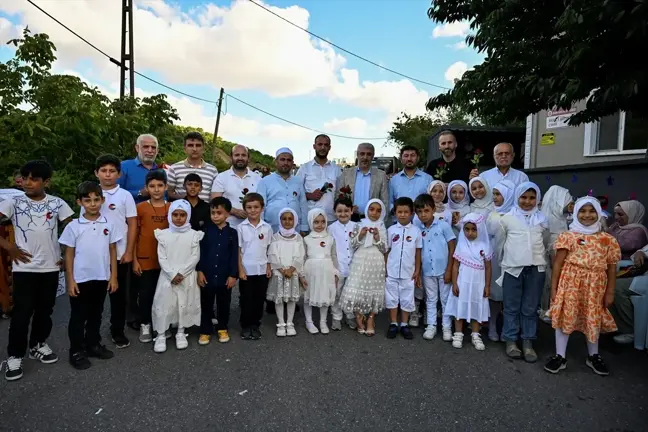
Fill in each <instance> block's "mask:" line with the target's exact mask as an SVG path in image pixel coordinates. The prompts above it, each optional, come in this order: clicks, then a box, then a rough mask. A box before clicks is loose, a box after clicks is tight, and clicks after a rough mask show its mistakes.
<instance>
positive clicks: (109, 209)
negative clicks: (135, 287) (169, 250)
mask: <svg viewBox="0 0 648 432" xmlns="http://www.w3.org/2000/svg"><path fill="white" fill-rule="evenodd" d="M95 176H97V179H99V185H101V190H102V192H103V198H104V202H103V204H102V205H101V216H102V217H105V218H106V219H108V222H110V223H112V224H113V226H114V228H115V229H116V230H118V231H119V233H120V236H119V237H120V240H119V241H118V242H117V246H116V250H117V261H118V262H119V265H118V267H117V281H118V282H119V289H117V290H116V291H114V292H112V291H111V293H110V333H111V336H112V341H113V343H114V344H115V346H116V347H117V348H126V347H127V346H129V345H130V341H129V340H128V338H127V337H126V335H125V333H124V327H125V325H126V304H127V303H130V309H131V315H132V317H131V319H133V320H134V321H137V319H136V317H137V315H138V314H137V310H136V308H135V306H136V305H137V303H136V302H135V303H133V301H134V300H135V299H136V298H137V297H134V296H133V297H134V300H131V301H128V288H129V286H128V285H129V282H130V281H129V279H130V271H131V263H132V262H133V249H134V247H135V238H136V237H137V207H136V206H135V200H134V199H133V195H132V194H131V193H130V192H128V191H127V190H125V189H122V188H121V187H119V185H118V184H117V180H118V179H119V177H120V176H121V161H120V160H119V158H118V157H117V156H113V155H111V154H105V155H101V156H99V157H98V158H97V161H96V163H95ZM84 211H85V206H83V207H82V209H81V214H82V215H83V214H84ZM132 325H134V324H133V323H131V326H132Z"/></svg>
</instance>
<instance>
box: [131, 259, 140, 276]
mask: <svg viewBox="0 0 648 432" xmlns="http://www.w3.org/2000/svg"><path fill="white" fill-rule="evenodd" d="M133 273H135V274H136V275H137V276H142V267H141V266H140V263H139V261H137V259H135V260H133Z"/></svg>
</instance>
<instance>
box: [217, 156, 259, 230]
mask: <svg viewBox="0 0 648 432" xmlns="http://www.w3.org/2000/svg"><path fill="white" fill-rule="evenodd" d="M260 182H261V176H260V175H259V174H257V173H255V172H254V171H251V170H249V169H248V170H247V172H246V173H245V175H244V176H243V177H239V176H238V174H236V172H234V170H233V169H232V168H230V169H228V170H227V171H223V172H222V173H220V174H218V175H217V176H216V178H215V179H214V183H213V184H212V188H211V191H212V193H222V194H223V196H224V197H225V198H227V199H228V200H230V202H231V203H232V208H233V209H238V210H243V203H242V201H243V197H244V196H245V195H246V194H248V193H250V192H256V191H257V188H258V187H259V183H260ZM227 222H229V224H230V226H231V227H234V228H236V226H237V225H238V224H240V223H241V222H243V219H239V218H237V217H236V216H234V215H230V217H229V218H227Z"/></svg>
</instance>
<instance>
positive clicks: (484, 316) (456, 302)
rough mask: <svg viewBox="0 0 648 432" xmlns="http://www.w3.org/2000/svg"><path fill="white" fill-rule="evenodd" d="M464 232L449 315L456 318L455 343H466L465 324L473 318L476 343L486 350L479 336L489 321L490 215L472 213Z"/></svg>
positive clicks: (457, 345)
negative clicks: (488, 224)
mask: <svg viewBox="0 0 648 432" xmlns="http://www.w3.org/2000/svg"><path fill="white" fill-rule="evenodd" d="M461 224H462V227H461V232H460V233H459V241H458V243H457V248H456V249H455V253H454V255H453V257H454V264H453V266H452V295H451V296H450V298H448V305H447V306H446V314H447V315H449V316H453V317H455V333H454V335H453V336H452V346H453V347H454V348H461V347H462V346H463V338H464V334H463V325H464V322H465V321H466V320H468V321H470V327H471V329H472V344H473V346H474V347H475V349H477V350H479V351H483V350H484V349H485V348H486V347H485V346H484V342H482V340H481V336H480V335H479V324H480V323H482V322H485V321H488V296H489V295H490V279H491V263H490V259H491V256H492V255H493V254H492V252H491V246H490V240H489V239H488V232H487V230H486V218H485V217H484V216H482V215H479V214H477V213H469V214H467V215H466V216H465V217H464V218H463V219H462V220H461Z"/></svg>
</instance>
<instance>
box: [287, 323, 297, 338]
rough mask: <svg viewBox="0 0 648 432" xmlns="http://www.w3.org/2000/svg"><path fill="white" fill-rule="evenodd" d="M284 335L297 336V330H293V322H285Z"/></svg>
mask: <svg viewBox="0 0 648 432" xmlns="http://www.w3.org/2000/svg"><path fill="white" fill-rule="evenodd" d="M286 336H297V330H295V324H293V323H288V324H286Z"/></svg>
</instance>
